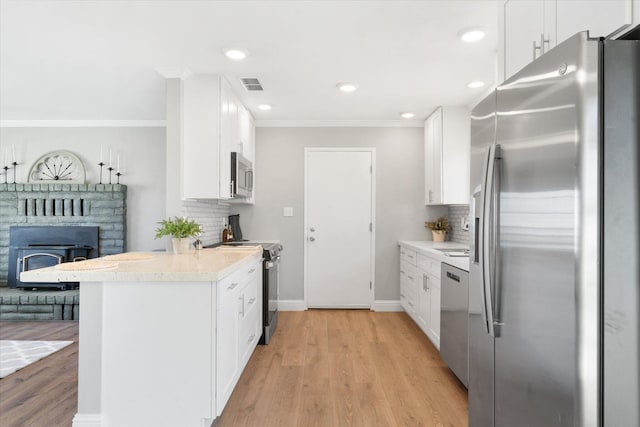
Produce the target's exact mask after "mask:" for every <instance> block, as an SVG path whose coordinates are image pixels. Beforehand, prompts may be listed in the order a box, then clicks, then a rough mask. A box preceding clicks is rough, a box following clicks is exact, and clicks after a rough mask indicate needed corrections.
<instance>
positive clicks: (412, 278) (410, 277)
mask: <svg viewBox="0 0 640 427" xmlns="http://www.w3.org/2000/svg"><path fill="white" fill-rule="evenodd" d="M407 277H409V279H411V280H416V279H414V277H413V276H407Z"/></svg>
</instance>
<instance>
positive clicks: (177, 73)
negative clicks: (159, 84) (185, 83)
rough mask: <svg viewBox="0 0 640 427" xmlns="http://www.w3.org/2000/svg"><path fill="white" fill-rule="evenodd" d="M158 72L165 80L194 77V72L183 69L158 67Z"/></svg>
mask: <svg viewBox="0 0 640 427" xmlns="http://www.w3.org/2000/svg"><path fill="white" fill-rule="evenodd" d="M156 72H157V73H158V74H160V75H161V76H162V77H164V78H165V79H181V80H184V79H186V78H187V77H189V76H191V75H193V74H194V73H193V71H191V69H189V68H183V67H157V68H156Z"/></svg>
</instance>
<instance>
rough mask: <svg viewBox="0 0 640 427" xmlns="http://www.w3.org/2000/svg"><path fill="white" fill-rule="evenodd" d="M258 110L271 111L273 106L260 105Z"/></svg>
mask: <svg viewBox="0 0 640 427" xmlns="http://www.w3.org/2000/svg"><path fill="white" fill-rule="evenodd" d="M258 108H259V109H261V110H262V111H269V110H271V109H272V108H273V107H272V106H271V105H269V104H260V105H258Z"/></svg>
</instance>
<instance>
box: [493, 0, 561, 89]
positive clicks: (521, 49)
mask: <svg viewBox="0 0 640 427" xmlns="http://www.w3.org/2000/svg"><path fill="white" fill-rule="evenodd" d="M554 14H555V0H507V1H505V2H504V23H503V24H504V40H503V44H502V46H501V48H502V51H503V52H502V53H503V55H504V61H503V63H504V79H503V80H506V79H508V78H509V77H511V76H512V75H514V74H515V73H517V72H518V71H520V70H521V69H522V68H523V67H524V66H525V65H527V64H529V63H530V62H531V61H533V60H534V59H536V58H538V57H539V56H541V55H542V54H543V53H544V52H545V51H548V50H549V49H551V47H553V46H555V37H556V35H555V17H554Z"/></svg>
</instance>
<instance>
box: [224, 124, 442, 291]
mask: <svg viewBox="0 0 640 427" xmlns="http://www.w3.org/2000/svg"><path fill="white" fill-rule="evenodd" d="M305 147H375V148H376V163H377V176H376V191H377V194H376V258H375V263H376V275H375V277H376V289H375V299H376V300H398V298H399V256H398V247H397V241H398V240H431V233H430V232H428V231H429V230H427V229H426V228H425V227H424V222H425V221H426V220H429V219H434V218H436V217H437V216H439V215H443V214H446V212H447V208H446V207H441V208H426V207H425V206H424V204H423V203H424V161H423V159H424V154H423V153H424V148H423V129H422V128H257V129H256V176H255V180H256V188H257V192H256V203H255V206H244V207H240V206H231V212H232V213H234V212H237V213H240V218H241V225H242V232H243V235H244V236H245V238H249V239H254V240H260V239H279V240H280V241H281V242H282V244H283V246H284V252H283V254H282V258H283V260H282V264H281V269H280V280H281V282H280V299H283V300H302V299H304V283H303V249H304V239H303V233H304V230H303V220H304V217H303V208H304V148H305ZM285 206H291V207H293V212H294V216H293V217H286V218H285V217H283V216H282V208H283V207H285ZM336 244H340V242H336Z"/></svg>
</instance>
